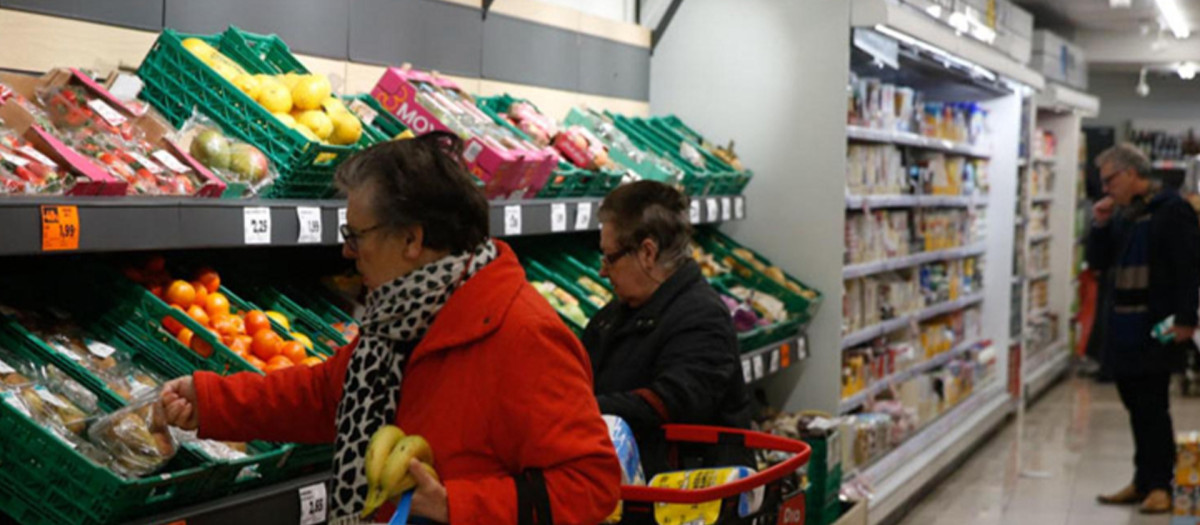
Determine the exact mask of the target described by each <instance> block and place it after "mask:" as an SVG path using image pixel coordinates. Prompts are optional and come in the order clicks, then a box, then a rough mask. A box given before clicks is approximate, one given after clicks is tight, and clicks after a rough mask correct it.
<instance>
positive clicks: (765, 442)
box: [621, 425, 812, 504]
mask: <svg viewBox="0 0 1200 525" xmlns="http://www.w3.org/2000/svg"><path fill="white" fill-rule="evenodd" d="M663 430H665V431H666V435H667V440H668V441H687V442H691V443H706V444H711V445H715V444H718V443H730V444H741V445H743V446H745V447H746V448H757V449H765V450H775V451H779V452H791V453H794V454H795V456H792V457H791V458H790V459H788V460H787V461H784V462H783V463H780V464H778V465H775V466H773V467H771V468H768V469H767V470H764V471H762V472H759V473H757V474H754V475H752V476H750V477H747V478H743V479H739V480H737V481H733V482H730V483H726V484H724V485H717V486H715V487H709V488H706V489H698V490H680V489H664V488H656V487H643V486H638V485H622V486H621V499H622V500H624V501H641V502H651V503H682V504H697V503H704V502H706V501H714V500H721V499H725V498H728V497H730V496H736V495H738V494H741V493H743V492H748V491H751V490H754V489H756V488H758V487H762V486H766V485H767V484H768V483H771V482H773V481H778V480H780V479H783V478H784V477H785V476H787V475H788V474H791V473H792V472H795V471H796V470H798V469H799V468H800V467H802V466H804V465H806V464H807V463H808V458H809V456H811V455H812V448H810V447H809V446H808V444H807V443H805V442H803V441H796V440H793V439H787V438H782V437H779V436H772V435H770V434H764V433H762V432H754V431H750V430H741V429H733V428H719V427H706V426H699V425H664V426H663Z"/></svg>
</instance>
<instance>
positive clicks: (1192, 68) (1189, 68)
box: [1175, 62, 1196, 80]
mask: <svg viewBox="0 0 1200 525" xmlns="http://www.w3.org/2000/svg"><path fill="white" fill-rule="evenodd" d="M1175 72H1176V73H1178V74H1179V78H1182V79H1184V80H1191V79H1193V78H1196V63H1195V62H1180V63H1179V65H1178V66H1176V67H1175Z"/></svg>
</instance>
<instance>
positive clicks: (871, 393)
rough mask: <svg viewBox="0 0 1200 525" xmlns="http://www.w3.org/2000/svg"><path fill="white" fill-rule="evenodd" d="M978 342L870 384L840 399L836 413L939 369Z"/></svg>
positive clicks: (842, 412)
mask: <svg viewBox="0 0 1200 525" xmlns="http://www.w3.org/2000/svg"><path fill="white" fill-rule="evenodd" d="M980 341H981V339H968V340H966V341H964V342H962V343H959V344H958V345H957V346H955V347H954V348H953V349H951V350H950V351H949V352H943V353H941V354H938V355H936V356H934V357H933V358H932V359H928V360H926V361H923V362H921V363H917V364H915V365H913V366H911V367H909V368H908V369H905V370H901V371H899V372H896V373H894V374H892V375H889V376H887V377H885V378H883V379H880V380H878V381H875V382H874V383H872V384H871V386H869V387H867V388H865V389H863V391H861V392H857V393H855V394H854V395H852V396H850V397H847V398H844V399H842V402H841V403H840V404H839V405H838V413H839V414H846V413H849V412H850V411H852V410H854V409H856V408H858V407H860V406H862V405H863V403H866V402H867V400H868V399H871V398H873V397H875V396H877V395H879V394H880V393H881V392H883V391H885V390H887V389H888V388H889V387H891V386H892V385H895V384H900V383H903V382H905V381H908V380H910V379H912V378H914V377H916V376H918V375H921V374H924V373H925V372H928V371H930V370H934V369H936V368H939V367H941V366H942V365H944V364H946V363H948V362H949V361H950V360H951V359H954V358H955V357H957V356H959V355H961V354H963V353H964V352H966V351H967V350H970V349H972V348H974V347H975V346H976V345H978V344H979V343H980Z"/></svg>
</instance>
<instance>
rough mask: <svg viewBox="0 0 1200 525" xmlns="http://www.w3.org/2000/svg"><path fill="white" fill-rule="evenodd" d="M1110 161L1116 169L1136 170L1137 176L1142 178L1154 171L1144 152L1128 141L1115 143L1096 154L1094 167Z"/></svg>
mask: <svg viewBox="0 0 1200 525" xmlns="http://www.w3.org/2000/svg"><path fill="white" fill-rule="evenodd" d="M1110 162H1111V163H1113V164H1115V165H1116V167H1117V168H1118V169H1131V170H1133V171H1135V172H1137V175H1138V177H1141V178H1143V179H1146V178H1149V177H1150V175H1151V174H1153V172H1154V166H1153V165H1152V164H1151V163H1150V159H1149V158H1148V157H1146V154H1145V153H1142V150H1140V149H1138V148H1137V147H1136V146H1134V145H1133V144H1130V143H1128V142H1122V143H1120V144H1117V145H1116V146H1113V147H1111V148H1108V149H1106V150H1104V151H1102V152H1100V154H1099V155H1097V156H1096V167H1101V166H1103V165H1105V164H1108V163H1110Z"/></svg>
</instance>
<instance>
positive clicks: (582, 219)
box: [575, 202, 592, 231]
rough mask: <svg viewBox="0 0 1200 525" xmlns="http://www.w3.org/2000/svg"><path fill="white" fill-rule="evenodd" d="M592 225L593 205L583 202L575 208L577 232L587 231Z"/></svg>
mask: <svg viewBox="0 0 1200 525" xmlns="http://www.w3.org/2000/svg"><path fill="white" fill-rule="evenodd" d="M591 224H592V203H590V202H581V203H579V206H578V207H576V208H575V231H580V230H586V229H588V226H591Z"/></svg>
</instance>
